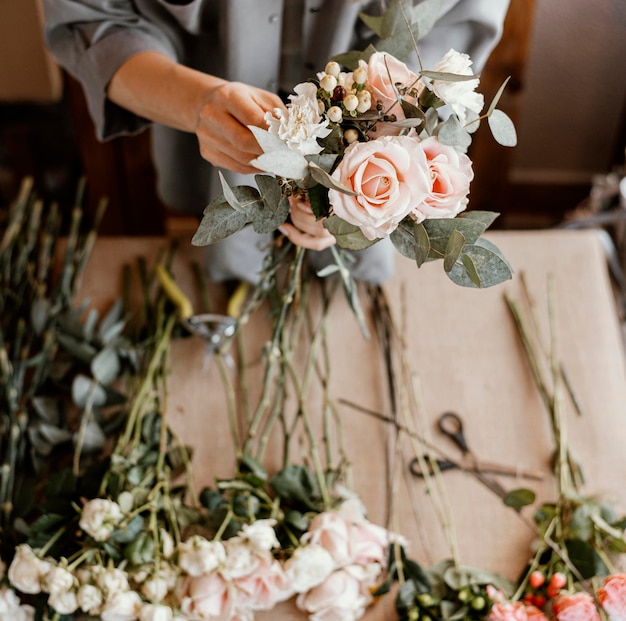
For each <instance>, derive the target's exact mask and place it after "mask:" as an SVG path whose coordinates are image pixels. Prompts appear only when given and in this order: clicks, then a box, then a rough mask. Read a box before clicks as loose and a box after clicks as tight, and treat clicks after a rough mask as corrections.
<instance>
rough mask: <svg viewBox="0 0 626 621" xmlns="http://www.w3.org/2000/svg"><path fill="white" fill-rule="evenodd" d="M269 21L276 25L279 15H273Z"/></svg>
mask: <svg viewBox="0 0 626 621" xmlns="http://www.w3.org/2000/svg"><path fill="white" fill-rule="evenodd" d="M267 21H268V22H269V23H270V24H275V23H276V22H277V21H278V14H277V13H272V14H271V15H270V16H269V17H268V18H267Z"/></svg>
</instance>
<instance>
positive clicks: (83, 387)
mask: <svg viewBox="0 0 626 621" xmlns="http://www.w3.org/2000/svg"><path fill="white" fill-rule="evenodd" d="M72 399H73V401H74V403H75V404H76V405H77V406H78V407H79V408H84V407H85V406H86V405H87V403H90V404H91V405H93V406H102V405H104V404H105V403H106V400H107V397H106V391H105V390H104V388H103V387H102V386H100V384H98V382H95V381H94V380H92V379H91V378H90V377H87V376H86V375H80V374H79V375H77V376H76V377H75V378H74V381H73V382H72Z"/></svg>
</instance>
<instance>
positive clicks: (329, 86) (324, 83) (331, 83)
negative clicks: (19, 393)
mask: <svg viewBox="0 0 626 621" xmlns="http://www.w3.org/2000/svg"><path fill="white" fill-rule="evenodd" d="M335 86H337V78H336V77H335V76H334V75H330V74H328V73H327V74H326V75H325V76H324V77H323V78H322V79H321V80H320V88H322V89H323V90H325V91H326V92H327V93H332V92H333V91H334V90H335Z"/></svg>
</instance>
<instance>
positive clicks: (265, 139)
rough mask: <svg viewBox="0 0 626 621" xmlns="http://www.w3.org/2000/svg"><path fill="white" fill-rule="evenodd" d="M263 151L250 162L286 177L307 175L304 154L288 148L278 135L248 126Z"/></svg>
mask: <svg viewBox="0 0 626 621" xmlns="http://www.w3.org/2000/svg"><path fill="white" fill-rule="evenodd" d="M250 131H252V133H253V134H254V137H255V138H256V139H257V142H258V143H259V145H260V146H261V148H262V149H263V153H262V154H261V155H260V156H259V157H257V158H256V159H254V160H252V161H251V162H250V164H252V165H253V166H255V167H256V168H258V169H259V170H263V171H265V172H269V173H272V174H274V175H277V176H279V177H285V178H286V179H302V178H303V177H306V175H307V169H308V162H307V160H306V158H305V157H304V155H302V154H301V153H298V151H294V150H293V149H290V148H289V147H288V146H287V145H286V144H285V143H284V142H283V141H282V140H281V139H280V138H278V136H275V135H274V134H271V133H270V132H268V131H267V130H265V129H261V128H259V127H253V126H250Z"/></svg>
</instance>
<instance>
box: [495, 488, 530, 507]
mask: <svg viewBox="0 0 626 621" xmlns="http://www.w3.org/2000/svg"><path fill="white" fill-rule="evenodd" d="M535 498H536V495H535V492H533V491H532V490H530V489H525V488H520V489H514V490H512V491H510V492H507V493H506V494H505V496H504V498H503V499H502V502H504V504H505V505H506V506H507V507H512V508H513V509H521V508H522V507H527V506H528V505H532V504H533V502H535Z"/></svg>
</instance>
